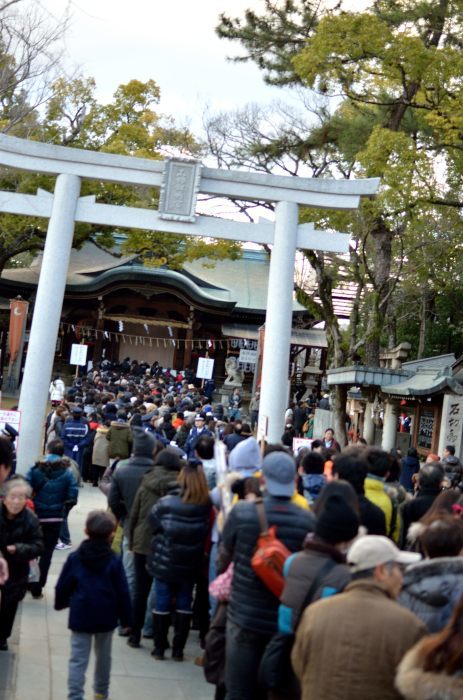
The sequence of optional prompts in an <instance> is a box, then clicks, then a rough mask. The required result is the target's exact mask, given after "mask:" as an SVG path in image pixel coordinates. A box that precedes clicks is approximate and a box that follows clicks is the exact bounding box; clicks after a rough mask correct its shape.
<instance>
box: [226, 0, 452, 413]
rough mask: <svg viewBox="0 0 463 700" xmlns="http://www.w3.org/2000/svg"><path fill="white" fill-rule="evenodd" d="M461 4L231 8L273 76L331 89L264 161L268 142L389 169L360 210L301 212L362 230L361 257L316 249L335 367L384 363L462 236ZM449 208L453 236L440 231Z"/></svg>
mask: <svg viewBox="0 0 463 700" xmlns="http://www.w3.org/2000/svg"><path fill="white" fill-rule="evenodd" d="M285 8H287V9H289V10H290V13H289V19H290V21H285V17H284V10H285ZM462 8H463V4H462V3H461V2H451V1H450V0H449V1H445V0H442V1H441V2H421V1H420V2H418V1H413V0H410V1H409V2H402V1H399V0H376V1H372V2H371V3H370V5H369V7H368V9H367V10H365V11H363V12H352V11H349V10H348V9H345V7H344V4H343V3H342V2H341V3H337V4H336V6H334V7H333V8H332V9H329V8H328V9H326V8H325V9H323V10H321V11H319V10H318V7H316V6H315V5H314V4H313V3H310V2H303V1H301V2H294V3H285V2H266V3H265V7H264V11H263V12H262V13H261V14H260V15H256V13H250V12H247V13H246V14H245V17H244V19H243V20H239V19H230V18H226V17H224V16H222V18H221V22H220V25H219V28H218V32H219V34H220V35H221V36H225V37H227V38H229V39H235V40H236V41H238V42H239V43H240V44H241V46H242V47H244V49H245V56H244V57H241V59H240V60H253V61H256V62H257V63H258V65H260V67H261V68H262V70H263V74H264V79H265V80H266V81H267V82H272V83H276V84H278V83H280V84H290V85H293V86H295V87H297V88H298V90H299V91H300V90H301V86H303V87H305V88H306V91H305V92H304V91H303V92H302V96H303V99H304V100H305V102H306V103H308V104H309V105H310V104H311V103H312V102H313V101H314V99H315V98H314V96H316V99H317V100H318V102H319V109H318V111H317V114H316V119H312V120H311V122H310V123H309V124H308V126H307V130H306V131H305V133H304V131H300V132H299V134H298V136H297V137H294V138H292V139H289V140H288V139H278V138H275V139H273V140H272V142H271V143H268V142H267V141H264V143H263V144H262V147H261V148H259V146H258V145H256V144H255V145H254V154H255V159H256V162H257V163H259V158H261V157H262V154H263V153H264V154H271V155H272V158H273V160H274V162H275V161H276V160H277V158H280V159H281V158H282V157H283V154H284V155H285V156H286V157H291V156H293V157H294V156H297V157H298V158H300V160H301V161H302V163H305V164H309V165H310V164H312V163H313V162H314V161H315V162H319V163H321V164H322V167H321V168H319V170H318V172H317V176H328V175H330V176H338V177H339V176H342V177H351V176H357V177H359V176H360V177H361V176H365V175H367V176H378V175H379V176H380V177H381V178H382V187H381V190H380V193H379V195H378V196H377V197H376V198H375V199H374V200H370V201H365V202H363V204H362V206H361V208H360V210H359V211H358V212H355V213H353V214H345V213H339V212H338V213H333V214H330V213H329V212H326V211H324V212H323V211H320V212H317V211H316V210H310V211H305V212H302V218H303V220H311V221H316V223H317V225H318V226H321V227H323V226H325V227H326V228H327V229H329V228H337V229H338V230H344V231H347V232H349V233H351V235H352V238H353V240H354V241H355V242H354V244H353V246H352V250H351V253H350V259H349V260H346V259H342V260H336V259H334V258H333V256H328V255H326V254H323V253H319V252H315V251H307V252H306V256H307V258H308V259H309V261H310V262H311V264H312V266H313V268H314V270H315V274H316V280H317V289H316V296H317V297H318V301H317V300H316V299H315V300H314V299H313V296H310V299H311V303H312V305H313V304H314V303H318V307H317V308H319V309H320V311H321V313H322V317H323V318H324V319H325V321H326V328H327V333H328V337H329V341H330V346H331V351H332V363H333V365H334V366H339V365H340V364H344V363H345V362H346V361H349V358H351V359H353V358H356V359H359V356H360V358H361V359H363V361H364V362H365V363H367V364H370V365H373V366H375V365H378V362H379V352H380V346H381V344H382V343H384V342H389V343H393V342H394V341H395V339H396V338H397V317H396V316H397V313H399V307H400V300H401V298H402V297H403V296H404V290H405V289H406V288H407V287H408V288H409V289H411V288H415V289H418V288H421V289H423V290H426V288H427V285H426V282H425V279H426V275H428V276H429V259H428V260H427V256H428V258H429V256H432V255H433V256H434V259H436V260H437V259H441V258H442V257H444V256H445V254H446V252H448V245H449V240H448V238H449V236H451V241H452V243H451V244H452V246H453V247H455V249H456V250H458V251H459V249H460V247H461V240H462V239H461V236H462V228H461V221H460V216H459V213H458V210H459V209H460V208H461V205H462V181H461V173H462V172H463V170H462V167H461V166H462V163H461V155H462V148H461V133H462V130H461V126H462V124H461V114H462V110H461V101H462V95H463V93H462V87H461V77H460V76H461V72H462V68H463V65H462V60H463V58H462V54H461V36H462V31H461V30H462ZM309 15H310V16H311V18H312V19H311V20H310V22H307V21H306V22H304V17H305V18H307V17H308V16H309ZM253 30H255V38H253ZM301 44H303V46H302V45H301ZM285 46H288V49H287V51H286V50H285ZM307 96H309V97H307ZM311 116H312V115H311ZM309 154H310V155H309ZM269 165H270V163H267V166H269ZM258 167H259V166H258ZM449 208H452V209H453V210H454V212H455V215H454V216H453V217H449V216H448V209H449ZM450 219H451V220H452V228H451V231H448V234H449V235H448V236H447V237H446V236H442V235H440V233H442V232H443V231H445V230H446V226H447V225H448V224H449V221H450ZM430 251H433V253H430ZM457 257H459V256H458V254H457ZM450 267H451V269H449V270H448V274H449V277H448V279H449V284H451V282H450V280H453V282H455V281H459V279H460V277H459V265H458V264H457V263H456V262H455V264H454V265H451V266H450ZM340 276H341V277H343V279H347V280H349V282H350V283H351V284H353V285H354V287H355V290H356V293H355V296H354V301H353V313H352V317H351V325H350V333H349V338H347V339H346V337H345V334H344V333H343V332H342V330H341V329H340V327H339V322H338V319H337V317H336V314H335V313H334V297H333V290H334V289H335V287H336V285H337V284H338V283H339V280H340ZM434 276H435V277H436V278H437V280H439V279H440V275H439V273H438V272H437V274H435V275H434ZM419 280H421V285H420V283H419ZM299 293H300V296H301V298H303V297H304V296H305V298H306V302H307V303H309V298H308V296H307V295H306V294H305V291H304V290H300V292H299ZM426 293H427V292H426ZM418 296H419V295H418ZM416 303H417V304H418V305H419V304H420V303H421V300H420V299H417V300H416ZM417 308H418V307H417V305H415V310H417ZM417 317H418V314H417ZM424 347H425V343H424V342H422V343H421V350H423V349H424ZM337 398H338V399H339V400H338V401H337V405H338V408H339V410H340V409H341V407H342V408H343V406H344V402H343V397H342V396H338V397H337Z"/></svg>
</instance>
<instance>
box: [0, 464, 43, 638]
mask: <svg viewBox="0 0 463 700" xmlns="http://www.w3.org/2000/svg"><path fill="white" fill-rule="evenodd" d="M4 492H5V498H4V500H3V503H1V504H0V555H1V556H3V557H4V558H5V559H6V561H7V564H8V568H9V578H8V579H7V581H6V582H5V583H4V584H3V585H2V586H0V651H6V650H7V649H8V642H7V639H8V637H9V636H10V634H11V630H12V629H13V623H14V619H15V616H16V611H17V609H18V605H19V603H20V601H21V600H22V599H23V598H24V596H25V594H26V591H27V581H28V576H29V561H30V560H31V559H35V558H36V557H38V556H39V555H40V554H41V552H42V549H43V539H42V531H41V529H40V523H39V521H38V519H37V517H36V516H35V515H34V513H32V511H30V510H29V508H26V503H27V498H28V497H29V496H30V486H29V484H28V483H27V482H26V481H25V480H24V479H23V478H22V477H16V478H14V479H11V480H10V481H8V482H7V483H6V484H5V486H4Z"/></svg>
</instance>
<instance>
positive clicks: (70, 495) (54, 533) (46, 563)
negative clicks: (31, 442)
mask: <svg viewBox="0 0 463 700" xmlns="http://www.w3.org/2000/svg"><path fill="white" fill-rule="evenodd" d="M47 450H48V454H47V455H46V457H45V459H44V461H42V462H37V463H36V464H34V466H33V467H31V469H30V470H29V472H28V474H27V477H26V478H27V481H28V482H29V484H30V485H31V487H32V497H33V499H34V505H35V512H36V514H37V517H38V519H39V520H40V523H41V525H42V531H43V538H44V552H43V554H42V556H41V557H40V562H39V566H40V579H39V580H38V581H37V582H35V583H31V585H30V590H31V593H32V596H33V597H34V598H41V597H42V590H43V588H44V587H45V584H46V582H47V577H48V571H49V569H50V564H51V559H52V556H53V552H54V549H55V547H56V544H57V542H58V538H59V534H60V530H61V526H62V524H63V520H64V517H65V515H67V514H68V513H69V511H70V510H71V508H72V507H73V506H74V505H75V504H76V503H77V497H78V492H79V487H78V485H77V481H76V479H75V476H74V474H73V473H72V470H71V469H70V468H69V462H68V460H67V459H63V458H62V457H63V453H64V445H63V441H62V440H58V439H56V440H52V441H51V442H50V443H49V444H48V446H47Z"/></svg>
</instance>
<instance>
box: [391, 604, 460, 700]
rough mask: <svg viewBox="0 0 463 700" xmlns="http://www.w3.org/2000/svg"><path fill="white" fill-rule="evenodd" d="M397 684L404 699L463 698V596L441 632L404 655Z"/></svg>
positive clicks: (457, 699)
mask: <svg viewBox="0 0 463 700" xmlns="http://www.w3.org/2000/svg"><path fill="white" fill-rule="evenodd" d="M395 683H396V687H397V689H398V690H399V692H400V693H401V694H402V696H403V697H404V698H405V700H461V698H463V598H461V600H460V602H459V603H458V605H456V607H455V609H454V611H453V614H452V617H451V618H450V621H449V623H448V625H447V626H446V627H444V629H443V630H442V631H441V632H439V633H438V634H432V635H429V636H428V637H424V639H422V640H421V641H420V642H418V644H415V646H414V647H412V648H411V649H410V651H408V652H407V653H406V654H405V656H404V658H403V659H402V661H401V663H400V665H399V667H398V670H397V676H396V682H395Z"/></svg>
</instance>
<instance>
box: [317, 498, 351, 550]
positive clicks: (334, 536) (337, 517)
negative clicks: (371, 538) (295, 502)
mask: <svg viewBox="0 0 463 700" xmlns="http://www.w3.org/2000/svg"><path fill="white" fill-rule="evenodd" d="M359 525H360V519H359V516H358V515H357V513H356V512H355V511H354V510H353V509H352V508H351V507H350V505H349V504H348V503H346V501H345V500H344V499H343V498H342V497H341V496H340V495H339V494H337V493H334V494H332V495H331V496H329V497H328V498H327V500H326V502H325V507H324V510H323V511H322V512H321V513H320V514H319V515H318V518H317V522H316V523H315V534H316V535H317V537H320V538H321V539H322V540H325V542H328V544H339V542H350V540H353V539H354V537H356V536H357V533H358V529H359Z"/></svg>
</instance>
